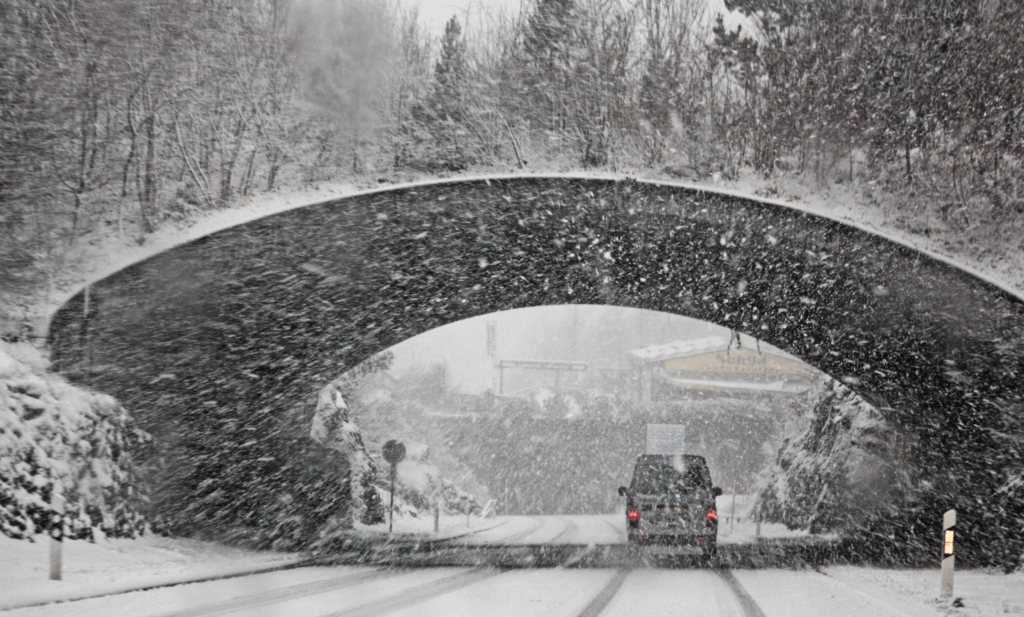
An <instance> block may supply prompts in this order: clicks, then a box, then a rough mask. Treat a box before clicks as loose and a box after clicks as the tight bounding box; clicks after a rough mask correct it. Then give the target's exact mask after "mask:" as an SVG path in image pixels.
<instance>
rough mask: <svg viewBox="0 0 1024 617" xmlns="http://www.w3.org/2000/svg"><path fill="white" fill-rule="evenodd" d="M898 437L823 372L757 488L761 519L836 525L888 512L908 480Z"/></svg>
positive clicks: (823, 527)
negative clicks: (794, 432) (802, 425)
mask: <svg viewBox="0 0 1024 617" xmlns="http://www.w3.org/2000/svg"><path fill="white" fill-rule="evenodd" d="M898 441H899V437H898V435H897V432H896V431H894V430H893V429H892V427H890V426H889V424H888V423H887V422H886V421H885V419H884V418H883V416H882V414H881V413H880V412H879V410H878V409H876V408H875V407H873V406H872V405H870V404H869V403H868V402H866V401H865V400H864V399H862V398H861V397H860V396H858V395H857V394H856V393H855V392H853V391H852V390H850V389H849V388H847V387H846V386H844V385H843V384H841V383H840V382H838V381H835V380H833V379H831V378H825V380H824V383H823V387H822V389H821V394H820V396H819V398H818V401H817V403H816V405H815V407H814V412H813V417H812V419H811V423H810V426H809V427H808V428H807V430H806V431H805V432H803V433H802V434H801V435H799V436H798V437H796V438H795V439H793V440H787V441H786V443H785V444H784V445H783V447H782V449H781V450H780V451H779V456H778V460H777V461H776V465H775V466H774V467H773V469H772V470H771V472H770V477H769V478H768V479H767V481H766V483H765V485H764V487H763V488H762V489H761V491H760V495H759V497H758V498H759V501H760V503H761V508H762V511H763V513H764V516H765V518H766V520H768V521H771V522H780V523H785V524H786V525H787V526H788V527H790V528H791V529H810V531H811V532H813V533H820V532H826V531H836V532H842V531H845V530H848V529H850V528H852V527H856V526H857V525H858V524H859V523H861V522H863V521H865V520H867V519H869V518H872V517H875V516H877V515H880V514H884V513H886V512H888V510H889V509H890V508H892V506H893V504H894V503H896V502H897V501H898V498H899V497H901V496H902V495H903V494H905V493H906V492H907V491H908V490H909V488H910V486H911V478H910V475H909V470H910V465H908V464H907V463H906V461H904V460H903V457H902V456H901V449H900V447H899V443H898Z"/></svg>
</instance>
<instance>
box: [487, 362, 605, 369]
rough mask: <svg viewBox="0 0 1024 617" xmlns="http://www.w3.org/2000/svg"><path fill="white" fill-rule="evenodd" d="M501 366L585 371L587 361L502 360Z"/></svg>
mask: <svg viewBox="0 0 1024 617" xmlns="http://www.w3.org/2000/svg"><path fill="white" fill-rule="evenodd" d="M498 366H499V367H500V368H531V369H540V370H545V371H585V370H587V363H586V362H562V361H560V360H502V361H501V362H499V363H498Z"/></svg>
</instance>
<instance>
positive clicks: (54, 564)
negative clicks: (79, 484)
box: [50, 482, 64, 581]
mask: <svg viewBox="0 0 1024 617" xmlns="http://www.w3.org/2000/svg"><path fill="white" fill-rule="evenodd" d="M63 490H64V488H63V487H62V486H61V484H60V483H59V482H55V483H54V486H53V495H52V496H51V497H50V507H51V508H52V512H50V580H51V581H59V580H60V579H61V569H62V566H63V564H62V555H61V548H62V547H63V545H64V495H63V494H62V493H63Z"/></svg>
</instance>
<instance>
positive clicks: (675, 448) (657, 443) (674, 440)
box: [647, 424, 686, 454]
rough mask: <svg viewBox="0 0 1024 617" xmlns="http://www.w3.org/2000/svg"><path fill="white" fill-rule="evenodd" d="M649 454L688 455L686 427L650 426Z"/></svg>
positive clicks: (648, 433) (675, 425)
mask: <svg viewBox="0 0 1024 617" xmlns="http://www.w3.org/2000/svg"><path fill="white" fill-rule="evenodd" d="M647 454H686V426H684V425H682V424H648V425H647Z"/></svg>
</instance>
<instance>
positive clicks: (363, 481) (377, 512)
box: [309, 380, 384, 528]
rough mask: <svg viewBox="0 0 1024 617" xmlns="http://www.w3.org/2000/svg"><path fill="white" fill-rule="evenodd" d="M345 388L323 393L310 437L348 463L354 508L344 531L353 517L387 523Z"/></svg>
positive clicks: (335, 386)
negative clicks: (346, 400)
mask: <svg viewBox="0 0 1024 617" xmlns="http://www.w3.org/2000/svg"><path fill="white" fill-rule="evenodd" d="M342 388H343V385H342V382H341V381H339V380H335V381H333V382H331V383H329V384H327V385H326V386H325V387H324V388H323V389H322V390H321V391H320V395H319V398H318V399H317V405H316V411H315V413H314V414H313V421H312V425H311V427H310V432H309V436H310V437H311V438H312V439H313V441H316V442H318V443H320V444H323V445H324V446H327V447H328V448H331V449H332V450H336V451H337V452H340V453H341V454H343V455H344V456H345V458H346V460H347V461H348V467H349V473H350V476H349V477H350V482H351V488H352V508H351V510H350V512H349V513H348V516H346V517H345V522H344V524H343V527H345V528H351V517H352V516H355V518H356V520H358V521H359V522H361V523H363V524H366V525H372V524H375V523H380V522H383V520H384V508H383V505H382V503H381V500H380V497H379V492H378V490H377V488H376V486H375V484H376V480H377V466H376V465H375V464H374V462H373V459H372V458H370V455H369V454H367V452H366V447H365V446H364V445H363V436H362V434H361V433H360V432H359V427H358V426H356V425H355V423H354V422H352V421H351V419H350V418H349V411H348V405H347V404H346V403H345V397H344V396H343V395H342Z"/></svg>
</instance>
